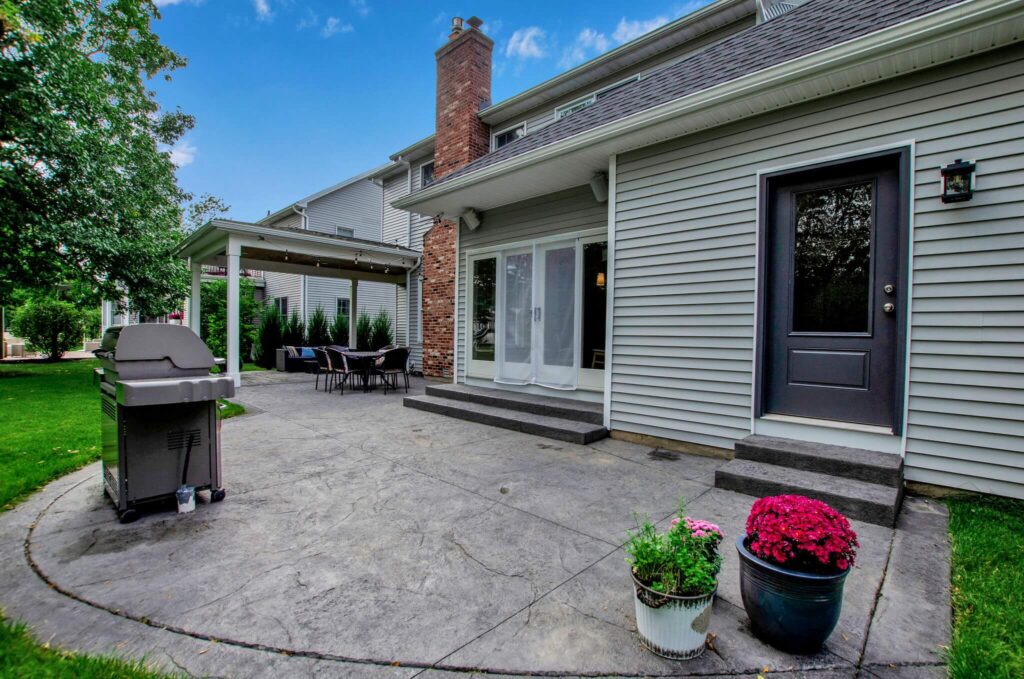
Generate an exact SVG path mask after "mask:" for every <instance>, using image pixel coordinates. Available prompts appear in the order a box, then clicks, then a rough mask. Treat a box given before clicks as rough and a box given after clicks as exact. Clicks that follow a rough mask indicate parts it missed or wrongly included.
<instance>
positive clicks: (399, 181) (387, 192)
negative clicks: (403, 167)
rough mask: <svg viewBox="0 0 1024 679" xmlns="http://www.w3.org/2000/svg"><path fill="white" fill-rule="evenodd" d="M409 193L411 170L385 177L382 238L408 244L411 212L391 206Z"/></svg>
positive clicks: (386, 240) (390, 241) (389, 241)
mask: <svg viewBox="0 0 1024 679" xmlns="http://www.w3.org/2000/svg"><path fill="white" fill-rule="evenodd" d="M408 194H409V172H408V171H405V172H400V173H398V174H393V175H391V176H390V177H385V178H384V204H383V211H384V224H383V229H382V231H383V235H382V237H381V240H383V241H384V242H385V243H398V244H399V245H408V241H409V219H410V213H408V212H406V211H405V210H398V209H396V208H393V207H391V203H393V202H394V201H396V200H398V199H399V198H401V197H403V196H406V195H408Z"/></svg>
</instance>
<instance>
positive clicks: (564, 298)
mask: <svg viewBox="0 0 1024 679" xmlns="http://www.w3.org/2000/svg"><path fill="white" fill-rule="evenodd" d="M543 313H544V318H543V330H544V364H545V365H559V366H570V367H571V366H572V365H573V359H574V357H575V355H574V344H575V342H574V338H575V335H576V246H575V245H571V246H569V247H565V248H558V249H557V250H546V251H545V252H544V309H543Z"/></svg>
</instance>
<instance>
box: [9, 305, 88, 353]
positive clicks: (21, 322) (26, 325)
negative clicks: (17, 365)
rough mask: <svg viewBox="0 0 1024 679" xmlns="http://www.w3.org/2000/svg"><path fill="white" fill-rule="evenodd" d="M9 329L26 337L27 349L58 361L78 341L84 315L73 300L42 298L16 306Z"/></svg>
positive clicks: (81, 333)
mask: <svg viewBox="0 0 1024 679" xmlns="http://www.w3.org/2000/svg"><path fill="white" fill-rule="evenodd" d="M11 330H12V331H13V332H14V334H15V335H17V336H18V337H21V338H23V339H24V340H25V341H26V343H27V344H28V348H29V349H30V350H32V351H38V352H40V353H42V354H43V356H45V357H46V358H47V359H48V360H51V361H59V360H60V357H61V356H63V355H64V353H65V352H67V351H68V350H70V349H72V348H73V347H75V346H78V345H80V344H81V342H82V335H83V333H84V330H85V319H84V315H83V313H82V311H81V310H80V309H78V308H77V307H76V306H75V305H73V304H70V303H68V302H61V301H58V300H55V299H41V300H36V301H33V302H29V303H28V304H26V305H25V306H23V307H21V308H20V309H18V312H17V313H16V314H15V316H14V320H13V322H12V323H11Z"/></svg>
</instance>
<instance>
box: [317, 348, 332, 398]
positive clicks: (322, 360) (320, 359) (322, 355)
mask: <svg viewBox="0 0 1024 679" xmlns="http://www.w3.org/2000/svg"><path fill="white" fill-rule="evenodd" d="M313 356H314V357H316V381H315V382H314V383H313V388H314V389H316V390H319V389H320V376H321V375H323V376H324V391H325V392H327V393H328V394H329V393H331V377H332V375H333V373H334V370H333V369H332V367H331V359H330V357H329V356H328V355H327V352H326V351H324V350H323V349H313Z"/></svg>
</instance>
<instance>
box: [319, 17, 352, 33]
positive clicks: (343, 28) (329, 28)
mask: <svg viewBox="0 0 1024 679" xmlns="http://www.w3.org/2000/svg"><path fill="white" fill-rule="evenodd" d="M354 30H355V28H353V26H352V24H346V23H343V22H342V21H341V19H339V18H338V17H327V21H325V22H324V27H323V29H322V30H321V31H320V35H322V36H324V37H325V38H329V37H331V36H332V35H335V34H337V33H351V32H352V31H354Z"/></svg>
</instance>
